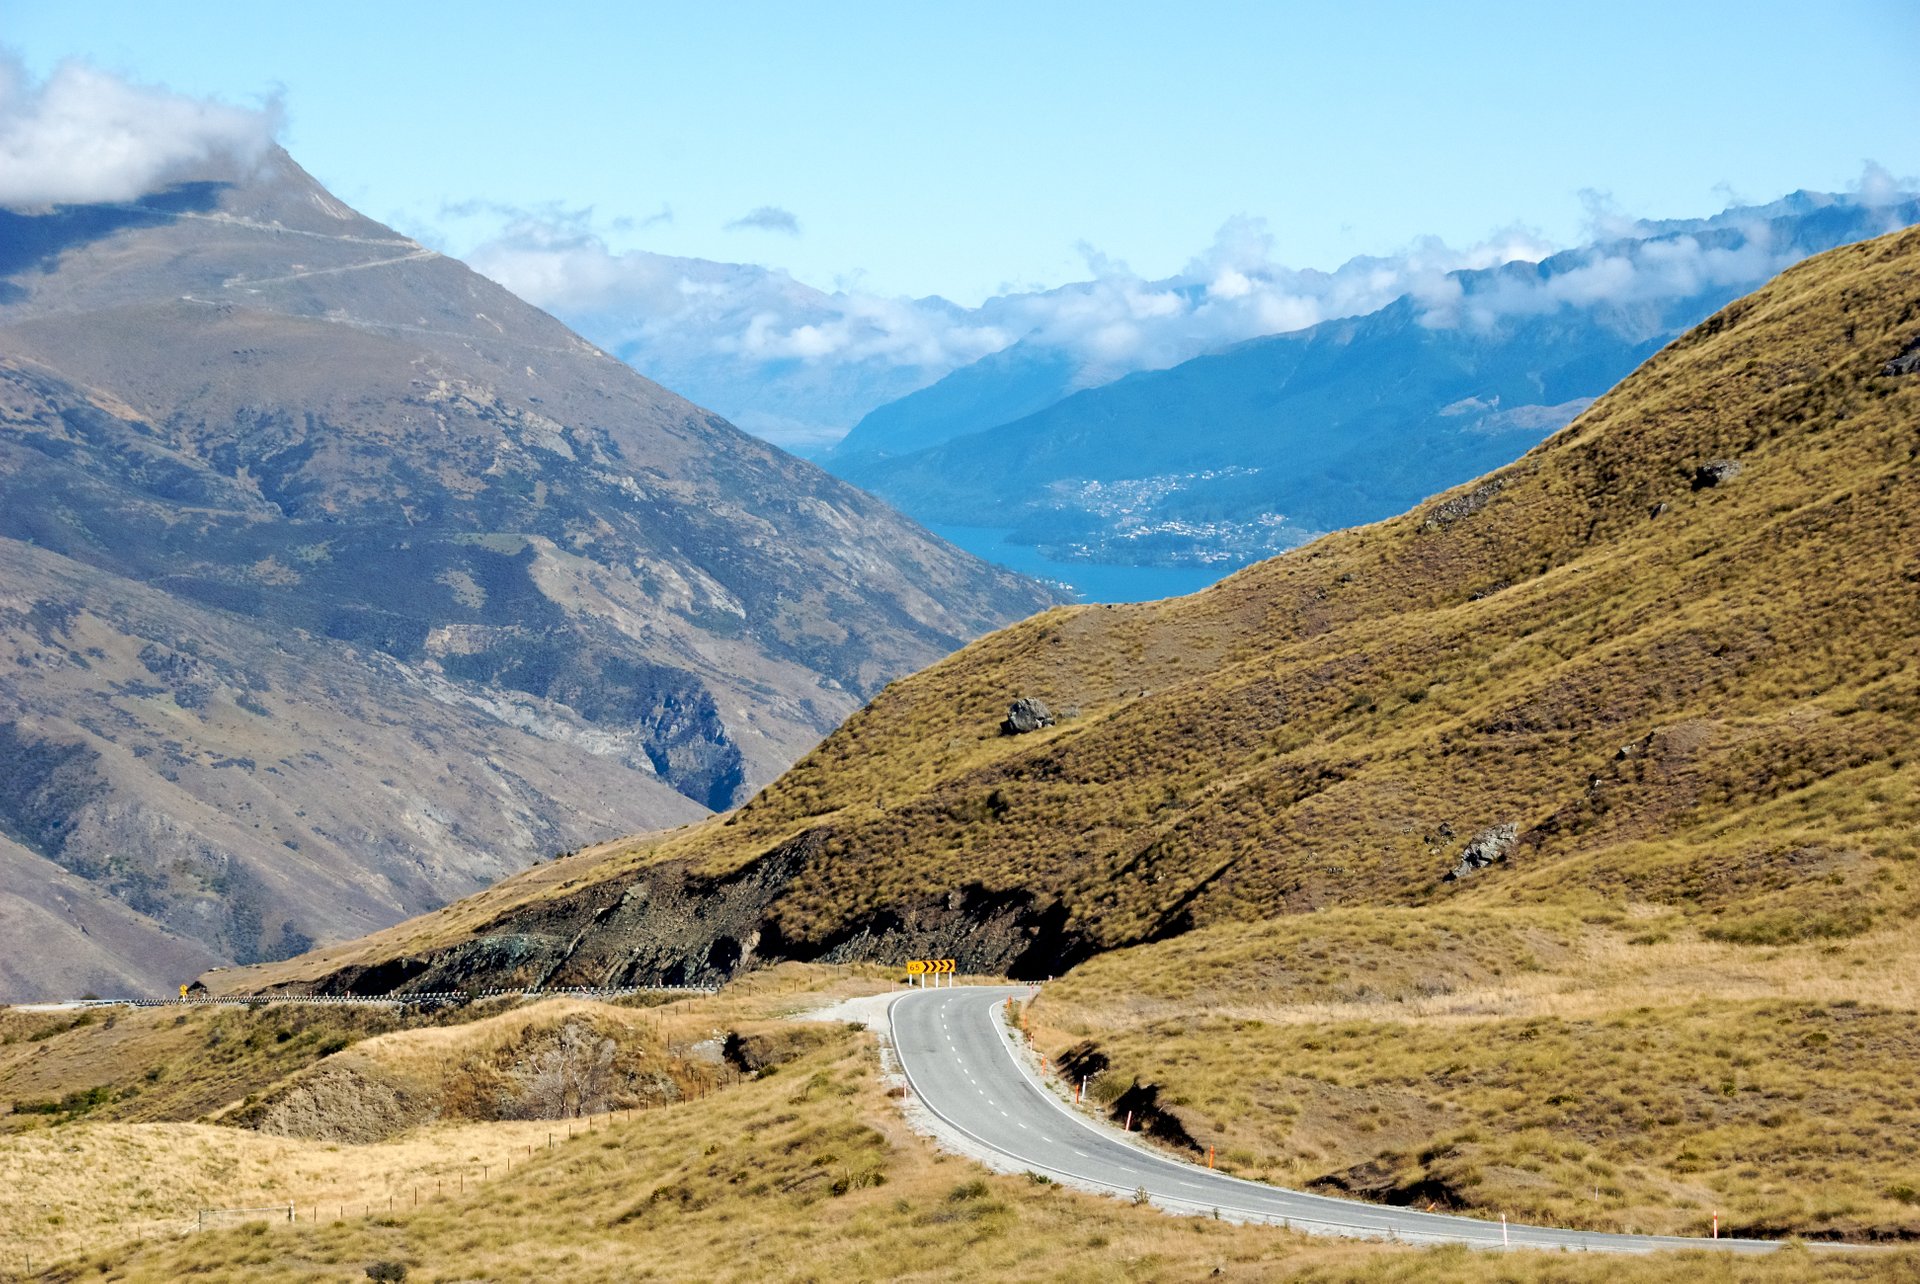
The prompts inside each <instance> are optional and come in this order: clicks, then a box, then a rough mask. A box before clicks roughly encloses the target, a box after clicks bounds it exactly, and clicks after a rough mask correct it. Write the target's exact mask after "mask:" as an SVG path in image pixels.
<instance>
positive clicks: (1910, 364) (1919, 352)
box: [1880, 339, 1920, 376]
mask: <svg viewBox="0 0 1920 1284" xmlns="http://www.w3.org/2000/svg"><path fill="white" fill-rule="evenodd" d="M1880 373H1881V374H1883V375H1888V376H1893V375H1910V374H1920V339H1915V340H1914V341H1913V342H1912V343H1909V344H1908V345H1907V346H1906V347H1904V348H1902V349H1901V350H1900V355H1899V356H1897V357H1895V358H1894V359H1893V360H1891V361H1889V362H1887V364H1886V365H1884V366H1881V367H1880Z"/></svg>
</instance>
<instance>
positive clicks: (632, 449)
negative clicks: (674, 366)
mask: <svg viewBox="0 0 1920 1284" xmlns="http://www.w3.org/2000/svg"><path fill="white" fill-rule="evenodd" d="M0 495H4V503H0V656H5V657H6V658H7V659H8V660H9V661H10V662H9V663H8V664H7V665H6V667H5V668H4V671H0V775H4V776H5V777H6V780H7V784H6V785H5V786H4V787H0V836H4V841H0V918H4V917H10V918H12V920H13V921H15V922H16V923H17V924H19V925H20V928H21V930H20V932H19V934H17V935H16V936H15V937H14V939H13V943H12V944H11V946H10V948H9V951H8V953H7V957H6V959H5V960H4V962H3V963H0V984H5V985H7V986H9V987H10V988H11V991H12V993H14V994H16V995H17V994H22V993H35V992H45V990H46V989H47V988H48V987H51V986H54V985H56V984H57V985H59V986H61V987H63V988H67V989H70V990H73V991H74V992H77V990H78V989H85V988H103V987H105V986H108V985H113V986H116V987H124V986H127V985H134V986H137V987H139V988H144V989H151V988H154V987H156V986H164V985H166V984H170V983H171V982H172V981H174V980H178V979H182V978H180V977H179V976H178V975H177V973H178V972H179V970H180V967H181V965H180V963H179V960H180V959H182V958H197V959H199V960H201V961H205V960H206V959H207V958H215V959H218V958H225V959H239V960H246V959H257V958H261V957H272V956H274V955H276V954H285V953H291V952H295V951H297V950H299V949H303V948H305V947H306V946H307V944H309V943H310V942H312V941H314V940H325V939H331V938H337V937H339V936H342V935H349V934H353V933H357V932H363V931H366V930H368V929H370V928H371V927H374V926H377V925H378V924H379V923H381V922H383V921H393V920H394V919H397V918H400V917H402V916H404V915H406V914H409V913H414V912H417V911H418V910H420V909H422V908H425V907H426V906H429V905H432V904H437V903H439V902H441V901H443V900H445V899H448V898H449V897H452V896H455V895H458V894H460V893H463V892H465V891H469V890H472V889H473V888H474V887H477V886H480V885H483V884H484V883H486V882H488V881H490V880H492V879H493V878H497V877H498V876H500V875H501V874H503V873H506V872H508V871H509V870H511V869H514V868H518V867H520V866H523V865H524V864H526V863H527V862H528V861H531V860H534V859H538V858H540V857H542V856H545V855H549V854H551V853H552V852H554V851H556V850H561V849H565V848H571V847H576V846H579V845H580V844H581V843H583V842H586V841H590V840H592V839H594V838H596V837H600V836H604V835H605V834H608V833H614V832H622V831H625V830H628V829H631V828H634V827H642V828H651V827H655V826H659V825H672V824H677V823H681V822H684V821H687V820H691V819H694V818H696V817H699V816H703V815H705V814H707V812H708V810H709V809H711V808H716V807H726V806H729V805H730V804H731V803H732V802H733V800H734V799H735V798H736V797H738V796H743V795H744V794H745V793H747V792H750V791H751V790H753V789H754V788H756V787H757V786H758V785H759V784H760V783H762V782H764V781H765V780H768V779H770V778H772V776H773V775H775V774H777V773H778V771H780V770H781V769H782V768H783V767H784V766H785V765H786V764H787V763H788V762H790V761H791V760H792V759H793V758H794V757H795V756H797V755H798V754H799V753H801V752H803V751H804V750H805V749H806V748H807V747H808V746H809V745H811V744H812V743H813V742H814V740H816V739H817V738H818V737H819V736H820V735H822V734H823V733H825V732H826V731H828V730H829V729H831V728H832V727H833V726H834V725H836V724H837V723H838V722H839V720H840V719H841V717H843V716H844V714H845V713H846V712H847V711H849V710H850V709H852V708H853V707H855V706H856V705H857V703H858V701H859V700H860V699H861V698H863V697H864V696H865V695H867V694H870V693H871V692H873V691H875V690H877V689H878V688H879V687H880V686H881V685H883V684H884V683H885V682H887V681H888V680H890V679H891V678H893V677H896V676H898V675H899V674H901V673H904V672H907V671H909V670H911V669H913V668H916V667H919V666H920V665H923V664H925V663H927V662H928V661H931V660H933V659H935V658H937V657H938V656H940V655H942V654H945V653H946V652H947V651H949V650H951V649H952V648H953V647H954V646H956V645H959V644H960V643H962V642H964V641H965V640H967V639H968V638H970V637H972V636H974V635H976V634H977V633H979V632H981V631H983V630H985V629H987V628H990V627H992V626H994V625H995V624H999V623H1003V622H1005V621H1007V620H1010V619H1015V618H1018V617H1020V616H1022V615H1025V614H1027V613H1029V612H1030V611H1032V610H1034V609H1036V608H1038V607H1040V606H1043V605H1045V604H1046V603H1047V602H1048V601H1049V600H1050V599H1049V597H1048V595H1047V594H1046V592H1045V591H1044V590H1042V589H1040V588H1039V587H1038V586H1036V585H1034V584H1032V583H1031V582H1029V581H1024V580H1021V579H1019V578H1018V577H1014V576H1011V575H1008V574H1005V573H1003V572H999V571H996V570H993V569H991V568H988V567H985V566H983V565H981V564H980V563H978V562H977V561H975V560H973V559H972V558H970V557H967V556H966V555H964V554H961V553H959V552H958V551H957V550H954V549H952V548H951V547H949V546H946V545H943V544H941V543H940V542H938V541H937V540H935V539H933V538H931V537H930V536H928V535H927V534H926V533H925V532H924V531H922V530H920V529H919V528H918V527H916V526H914V525H913V524H912V523H910V522H907V521H905V520H903V519H901V518H900V517H899V516H898V515H896V514H894V513H893V512H891V511H890V510H888V509H887V508H886V507H885V506H884V505H882V504H880V503H879V502H877V501H875V500H873V499H871V498H870V497H868V496H866V495H864V494H861V493H860V492H858V491H855V490H853V489H852V488H850V487H848V486H846V485H844V484H842V483H840V482H838V481H835V480H833V479H832V478H830V477H828V476H826V475H825V474H823V473H821V472H820V471H819V470H818V469H816V468H814V467H813V466H811V465H808V464H805V463H802V462H801V461H798V460H796V459H793V458H792V457H790V456H788V455H785V454H783V453H782V452H780V451H778V450H776V449H774V448H773V447H770V446H768V445H766V444H765V443H763V442H761V441H758V440H756V439H754V438H752V437H749V436H747V435H746V434H744V433H741V432H739V431H737V430H736V429H734V428H733V427H732V426H731V425H729V424H727V423H726V422H724V421H723V420H721V419H719V418H718V417H717V416H714V415H712V414H710V413H708V412H706V411H703V410H701V409H699V408H698V407H697V406H694V405H692V404H690V403H688V402H686V401H684V400H682V399H681V398H679V397H677V396H675V395H674V394H672V393H669V392H667V391H666V390H665V389H662V388H660V387H658V386H657V385H654V384H652V383H649V382H648V381H646V380H645V379H643V378H641V377H639V376H638V375H636V374H634V373H633V372H632V371H631V370H630V369H628V368H627V367H626V366H624V365H622V364H621V363H620V362H618V361H616V360H614V359H612V358H611V357H609V356H607V355H606V354H605V353H603V352H601V351H599V350H598V349H596V348H595V347H593V346H592V345H591V344H588V343H586V342H585V341H583V340H581V339H580V338H579V337H577V336H576V335H574V334H573V333H572V332H571V331H569V330H568V329H567V328H566V327H565V326H563V325H562V324H560V323H559V322H558V321H556V320H554V319H553V318H552V317H549V316H547V315H546V314H544V313H542V312H539V311H538V310H536V309H534V308H532V307H530V306H528V305H527V304H525V303H523V302H521V301H520V300H518V299H516V298H515V297H513V296H512V295H511V294H509V293H507V292H506V291H505V290H502V289H501V288H499V287H498V286H495V285H493V284H492V283H491V282H488V281H486V280H485V279H484V278H482V277H480V276H478V275H476V274H475V273H473V272H471V271H469V270H468V269H467V268H465V267H464V266H462V265H461V264H459V263H457V262H455V261H453V260H451V259H447V258H445V257H443V256H441V255H439V254H436V253H434V252H433V251H431V250H428V249H425V248H424V247H422V246H420V245H418V244H416V243H414V242H412V241H410V240H408V239H406V238H404V237H401V236H398V235H397V234H395V233H394V232H392V231H391V230H390V229H387V228H385V227H383V226H381V225H380V224H378V223H375V222H373V221H372V220H369V219H366V218H364V217H362V216H361V215H359V214H357V213H356V212H354V211H353V210H351V209H349V208H348V207H346V206H345V205H343V204H342V203H340V202H339V201H337V200H336V199H335V198H333V197H332V196H331V195H330V194H329V193H327V192H326V191H325V190H324V189H323V188H321V187H320V186H319V185H318V184H317V183H315V182H314V181H313V180H312V179H311V178H309V177H308V176H307V175H306V174H305V173H304V172H302V171H301V170H300V169H299V167H298V166H297V165H295V164H294V163H293V161H292V160H291V159H290V158H288V157H287V156H286V155H285V154H284V153H278V154H275V155H274V156H272V157H271V158H270V159H269V161H268V163H267V165H266V166H265V167H264V168H263V169H261V170H260V171H258V172H253V173H239V172H231V173H211V174H209V175H207V176H206V178H205V179H204V181H196V182H192V183H186V184H181V185H179V186H177V187H174V188H172V189H170V190H169V191H167V192H165V193H161V194H158V195H156V196H153V197H151V198H147V199H144V200H141V201H136V202H131V203H126V204H119V205H100V206H84V207H61V208H56V209H51V210H43V211H28V212H20V211H14V212H6V211H0ZM56 868H57V869H58V870H60V871H63V873H62V874H61V875H60V876H59V877H57V878H56V877H54V875H53V874H52V873H51V871H52V870H53V869H56ZM83 889H84V890H83ZM89 893H90V894H92V895H94V896H98V897H103V898H106V899H105V902H104V903H105V904H106V905H108V906H109V907H110V908H109V909H108V910H106V911H89V912H90V913H92V914H93V916H94V918H95V919H96V920H98V921H105V920H104V919H102V918H101V915H102V913H105V914H106V915H107V917H110V918H112V919H113V921H114V922H115V923H117V924H120V925H122V926H121V928H117V929H116V931H119V933H120V935H119V937H117V938H115V939H114V940H112V941H109V940H108V939H107V937H106V936H104V935H103V934H102V933H100V932H99V931H96V930H94V929H93V928H90V927H88V926H86V920H85V918H84V917H83V918H80V919H75V918H74V917H73V916H72V915H71V914H69V913H68V912H67V911H66V910H64V909H62V905H63V904H64V905H71V904H73V903H74V902H75V900H76V898H78V899H84V897H85V895H86V894H89ZM63 898H64V899H63ZM76 922H77V923H79V924H80V926H79V927H78V928H77V929H75V928H73V926H72V925H73V924H74V923H76ZM122 929H123V930H122ZM55 940H58V941H62V942H64V944H63V945H61V946H59V947H58V948H54V947H52V946H51V942H53V941H55ZM43 945H44V946H47V948H41V946H43ZM169 960H172V961H169Z"/></svg>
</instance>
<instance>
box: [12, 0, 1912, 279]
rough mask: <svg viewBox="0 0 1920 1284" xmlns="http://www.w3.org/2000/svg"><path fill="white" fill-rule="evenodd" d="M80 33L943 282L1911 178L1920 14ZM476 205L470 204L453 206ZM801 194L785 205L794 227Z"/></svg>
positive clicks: (59, 40) (707, 224)
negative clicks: (1268, 241) (1240, 231)
mask: <svg viewBox="0 0 1920 1284" xmlns="http://www.w3.org/2000/svg"><path fill="white" fill-rule="evenodd" d="M0 45H4V46H6V47H8V48H10V49H12V50H13V51H14V52H15V53H17V54H18V55H19V56H20V57H21V58H22V59H23V60H24V62H25V63H26V65H27V68H28V69H29V71H30V72H31V73H33V74H35V75H38V76H45V75H47V74H49V73H50V72H51V71H52V70H53V68H54V67H55V66H56V64H58V63H59V62H60V61H61V60H62V59H65V58H72V57H79V58H84V59H87V60H90V61H91V62H93V63H95V64H97V65H99V66H101V67H103V68H106V69H108V70H111V71H114V72H117V73H121V74H124V75H127V76H130V77H132V78H134V79H137V80H141V81H146V82H158V83H163V84H165V85H167V86H169V87H171V88H173V89H175V90H179V91H182V92H184V93H188V94H192V95H196V96H208V95H212V96H218V97H221V98H224V99H226V100H228V101H230V102H234V103H239V104H247V103H252V102H255V101H257V100H258V99H259V98H261V97H262V96H266V95H279V96H280V98H281V99H282V102H283V105H284V111H285V126H284V129H283V132H282V135H281V137H282V139H283V141H284V142H285V143H286V144H287V145H288V147H289V148H290V149H291V150H292V151H293V152H294V154H295V156H296V157H297V158H298V159H300V160H301V162H302V163H303V164H305V165H306V166H307V167H308V168H309V169H310V170H312V171H313V172H314V173H315V174H316V175H317V176H319V177H320V178H321V179H322V180H323V181H324V182H326V183H327V184H328V185H329V186H330V187H332V188H333V189H334V190H335V191H336V192H338V193H339V194H340V195H341V196H343V197H345V198H346V199H348V200H349V201H351V202H353V203H354V204H355V205H356V206H358V207H359V208H361V209H362V210H364V211H365V212H367V213H369V214H371V215H373V216H375V217H377V218H381V219H383V220H386V221H388V222H391V223H394V224H395V225H397V226H400V227H401V228H403V229H404V230H406V231H408V232H410V233H412V234H414V235H417V236H422V237H423V238H424V239H428V240H429V241H430V242H433V243H436V244H440V245H442V246H443V247H444V248H448V249H451V250H454V251H455V252H463V251H464V250H466V249H467V248H469V247H471V246H472V245H474V244H477V243H479V242H480V241H482V240H484V239H485V238H486V237H487V236H488V235H490V234H491V232H492V231H493V230H495V229H497V226H498V224H499V222H500V220H501V218H502V217H504V216H503V215H501V214H499V213H498V212H497V211H498V210H499V209H500V208H502V207H513V208H520V209H540V208H557V209H564V210H574V211H578V210H582V209H590V210H591V216H590V219H591V225H592V227H593V228H594V229H595V233H596V235H597V236H598V237H600V238H601V239H602V240H603V241H604V242H605V243H606V244H607V245H608V246H610V247H612V248H613V249H614V250H615V251H619V250H627V249H646V250H651V251H656V252H659V253H662V254H671V255H684V256H694V257H701V258H708V259H715V260H720V261H726V262H746V263H757V264H765V265H770V266H773V267H777V268H783V269H786V270H789V271H791V272H792V273H793V274H794V275H795V276H796V277H797V278H799V279H800V280H801V281H804V282H807V283H809V284H812V285H815V286H819V287H822V288H827V289H831V288H834V287H835V286H836V285H857V286H858V287H859V288H860V289H862V290H864V291H868V292H872V293H875V294H879V295H900V294H906V295H921V294H931V293H939V294H944V295H946V296H948V297H950V298H953V299H955V300H958V301H960V302H963V303H967V304H974V303H977V302H979V301H980V299H981V298H982V297H984V296H985V295H987V294H989V293H993V292H996V291H998V290H1000V289H1001V288H1002V287H1003V286H1013V287H1020V288H1025V287H1031V286H1033V285H1055V284H1059V283H1062V282H1065V281H1069V280H1076V279H1081V278H1084V277H1085V276H1087V275H1088V267H1087V253H1088V251H1089V249H1090V250H1092V251H1094V252H1097V253H1098V254H1100V255H1105V256H1108V257H1109V258H1111V259H1117V260H1121V261H1124V262H1125V263H1127V264H1128V265H1129V266H1130V267H1131V268H1132V269H1133V270H1134V271H1135V272H1136V273H1139V274H1142V275H1144V276H1146V277H1150V278H1151V277H1158V276H1164V275H1168V274H1171V273H1174V272H1176V271H1178V270H1180V269H1181V268H1182V266H1183V265H1185V264H1187V263H1188V262H1189V261H1190V260H1191V259H1193V258H1194V256H1195V255H1197V254H1199V253H1201V252H1202V251H1203V250H1205V249H1206V247H1207V246H1208V245H1209V244H1210V243H1211V242H1213V241H1214V239H1215V236H1216V233H1217V232H1218V230H1219V229H1220V227H1221V225H1222V224H1223V222H1225V221H1226V220H1228V219H1230V218H1232V217H1234V216H1236V215H1244V216H1251V217H1253V218H1258V219H1264V220H1265V222H1266V225H1267V229H1268V230H1269V231H1270V233H1271V235H1272V237H1273V254H1274V257H1275V258H1276V259H1278V260H1281V261H1284V262H1286V263H1288V264H1290V265H1292V266H1295V267H1322V268H1331V267H1333V266H1335V265H1336V264H1338V263H1340V262H1342V261H1344V260H1346V259H1348V258H1350V257H1352V256H1353V255H1356V254H1362V253H1367V254H1373V253H1378V254H1387V253H1392V252H1395V251H1398V250H1400V249H1402V248H1403V247H1405V246H1406V245H1408V244H1409V243H1410V242H1412V241H1414V240H1415V239H1416V238H1419V237H1423V236H1438V237H1440V238H1442V239H1444V240H1446V241H1448V242H1449V243H1453V244H1466V243H1472V242H1474V241H1477V240H1481V239H1483V238H1486V237H1487V236H1488V235H1489V234H1490V233H1492V232H1494V231H1496V230H1497V229H1502V228H1509V227H1514V226H1518V227H1523V228H1526V229H1528V230H1530V231H1531V232H1533V233H1536V234H1537V235H1539V236H1540V237H1541V238H1542V239H1544V240H1545V241H1547V242H1550V243H1557V244H1567V243H1571V242H1573V241H1575V240H1577V239H1579V237H1580V235H1581V232H1582V229H1583V224H1584V221H1585V219H1586V218H1587V214H1588V206H1587V204H1586V203H1585V202H1584V201H1583V197H1582V193H1583V192H1587V191H1597V192H1601V193H1605V194H1606V195H1607V196H1608V197H1609V198H1610V199H1611V201H1612V202H1613V203H1614V205H1615V206H1616V207H1617V208H1618V209H1619V210H1621V211H1624V212H1626V213H1629V214H1634V215H1645V216H1688V215H1700V214H1706V213H1710V212H1712V211H1714V210H1716V209H1718V208H1720V207H1722V206H1724V205H1725V204H1727V203H1728V202H1729V198H1730V196H1731V197H1740V198H1748V199H1752V200H1768V199H1771V198H1773V197H1777V196H1779V195H1781V194H1783V193H1784V192H1786V191H1789V190H1791V189H1793V188H1796V187H1810V188H1820V189H1830V190H1837V189H1842V188H1844V187H1846V186H1847V185H1848V184H1849V183H1850V182H1854V181H1856V180H1858V178H1859V176H1860V174H1861V171H1862V163H1863V161H1866V160H1868V159H1872V160H1875V161H1877V162H1878V163H1879V164H1881V165H1883V166H1885V167H1886V168H1887V169H1889V170H1891V171H1892V172H1893V173H1894V174H1895V175H1900V176H1908V175H1913V174H1915V173H1920V133H1916V132H1915V130H1914V129H1913V122H1914V121H1916V120H1920V74H1917V73H1916V71H1915V68H1916V67H1917V66H1920V5H1916V4H1913V3H1911V2H1910V0H1879V2H1866V0H1851V2H1850V0H1832V2H1829V3H1824V4H1821V5H1819V6H1817V7H1816V6H1807V5H1786V4H1772V3H1753V2H1748V3H1741V4H1721V3H1681V4H1673V3H1663V4H1635V3H1616V4H1609V5H1606V6H1590V5H1583V6H1567V5H1539V4H1535V5H1473V6H1453V5H1434V4H1370V5H1369V4H1347V5H1339V6H1331V5H1329V6H1321V7H1311V8H1310V7H1306V6H1289V5H1282V4H1277V3H1275V4H1215V5H1202V6H1184V5H1183V6H1174V5H1141V4H1126V3H1113V2H1111V0H1108V2H1105V3H1098V4H1068V3H1056V4H1045V5H1033V4H1031V3H1026V4H1006V5H1002V4H990V3H973V4H968V5H965V6H946V7H938V8H937V7H935V6H925V5H899V4H897V3H894V4H874V5H855V4H831V3H823V4H814V5H791V4H781V5H774V4H763V5H754V4H746V5H733V6H720V5H701V6H695V5H680V6H673V7H656V6H647V5H638V4H618V5H615V4H606V5H599V4H572V5H563V6H538V7H536V6H531V5H525V4H519V5H507V4H487V3H463V4H458V5H455V4H424V3H416V4H406V3H386V4H381V5H373V4H366V3H354V2H341V3H333V4H328V5H298V6H296V5H291V4H261V3H259V2H258V0H250V2H249V3H226V2H224V0H196V2H195V3H191V4H183V3H156V2H155V0H142V2H140V3H130V2H95V3H88V4H84V5H76V4H72V3H68V2H64V0H59V2H56V0H0ZM460 208H465V209H467V210H468V213H467V214H466V215H465V216H461V215H459V214H457V213H454V212H451V211H454V210H457V209H460ZM789 216H790V218H789Z"/></svg>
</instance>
